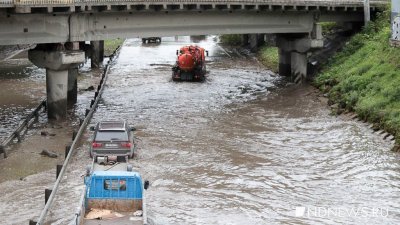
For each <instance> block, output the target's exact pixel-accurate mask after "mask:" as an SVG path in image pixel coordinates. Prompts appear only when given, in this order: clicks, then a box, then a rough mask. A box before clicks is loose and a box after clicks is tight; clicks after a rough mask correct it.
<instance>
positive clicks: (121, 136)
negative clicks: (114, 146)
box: [95, 131, 129, 141]
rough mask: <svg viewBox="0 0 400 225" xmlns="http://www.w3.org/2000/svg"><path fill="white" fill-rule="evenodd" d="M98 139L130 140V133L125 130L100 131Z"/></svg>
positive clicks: (97, 135)
mask: <svg viewBox="0 0 400 225" xmlns="http://www.w3.org/2000/svg"><path fill="white" fill-rule="evenodd" d="M95 140H96V141H128V140H129V139H128V134H127V133H126V132H124V131H98V132H97V134H96V138H95Z"/></svg>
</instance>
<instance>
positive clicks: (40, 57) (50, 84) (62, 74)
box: [28, 44, 85, 120]
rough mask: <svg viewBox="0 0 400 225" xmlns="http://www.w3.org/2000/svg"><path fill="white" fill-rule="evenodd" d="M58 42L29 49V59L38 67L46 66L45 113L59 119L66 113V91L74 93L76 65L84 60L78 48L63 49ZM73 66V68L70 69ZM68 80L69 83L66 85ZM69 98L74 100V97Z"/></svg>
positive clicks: (49, 116)
mask: <svg viewBox="0 0 400 225" xmlns="http://www.w3.org/2000/svg"><path fill="white" fill-rule="evenodd" d="M59 46H60V44H56V45H54V44H42V45H38V46H37V47H36V48H35V49H32V50H29V52H28V57H29V60H30V61H31V62H32V63H33V64H35V65H36V66H38V67H40V68H46V90H47V109H48V110H47V115H48V118H49V119H55V120H61V119H64V118H65V117H66V115H67V103H68V91H69V90H71V94H75V95H76V91H77V89H76V86H77V85H76V84H77V83H76V75H77V68H78V65H79V64H80V63H82V62H84V61H85V54H84V52H82V51H80V50H65V49H62V48H59ZM72 68H73V69H72ZM69 80H70V83H71V85H68V83H69ZM71 100H75V101H76V97H74V98H72V99H71Z"/></svg>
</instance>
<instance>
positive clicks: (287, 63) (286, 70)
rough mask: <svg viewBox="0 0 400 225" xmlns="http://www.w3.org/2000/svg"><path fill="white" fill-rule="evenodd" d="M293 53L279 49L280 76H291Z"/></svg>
mask: <svg viewBox="0 0 400 225" xmlns="http://www.w3.org/2000/svg"><path fill="white" fill-rule="evenodd" d="M291 63H292V62H291V52H288V51H285V50H283V49H282V48H279V74H280V75H281V76H290V75H291V71H292V70H291Z"/></svg>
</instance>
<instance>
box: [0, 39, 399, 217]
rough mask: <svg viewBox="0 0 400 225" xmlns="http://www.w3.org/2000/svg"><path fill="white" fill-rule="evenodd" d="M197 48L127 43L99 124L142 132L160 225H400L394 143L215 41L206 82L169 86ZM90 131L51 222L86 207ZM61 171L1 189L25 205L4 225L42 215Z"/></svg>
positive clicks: (140, 164) (10, 211) (151, 201)
mask: <svg viewBox="0 0 400 225" xmlns="http://www.w3.org/2000/svg"><path fill="white" fill-rule="evenodd" d="M189 43H191V40H190V39H189V38H188V37H179V39H178V40H175V39H174V38H163V42H162V43H161V44H148V45H143V44H142V43H141V41H140V40H138V39H132V40H127V41H126V42H125V45H124V47H123V48H122V49H121V52H120V55H119V57H118V58H117V60H116V62H115V63H114V65H113V66H112V69H111V71H110V74H109V78H108V81H107V86H106V88H105V91H104V93H103V99H102V101H101V102H100V105H99V108H98V109H97V111H96V113H95V115H94V118H93V120H92V124H95V123H96V122H98V121H101V120H110V119H123V120H126V121H127V122H128V123H129V124H132V125H134V126H135V127H136V128H137V129H138V131H136V136H137V138H138V141H139V144H140V148H139V150H138V152H137V158H136V159H134V160H132V163H133V164H134V166H135V167H136V168H137V169H138V170H139V171H140V172H141V173H142V175H143V177H144V178H146V179H147V180H150V182H151V186H150V188H149V190H148V191H147V192H146V197H147V210H148V217H149V220H150V221H151V224H155V225H188V224H194V225H206V224H220V225H264V224H265V225H267V224H399V223H400V212H399V208H400V203H399V202H398V199H399V197H400V193H399V191H398V190H399V187H400V179H399V178H400V175H399V172H400V163H399V155H398V154H397V153H393V152H390V149H391V147H392V146H393V143H389V142H388V141H384V140H382V138H381V137H380V136H378V135H376V134H374V133H373V132H372V130H370V129H369V128H368V125H366V124H363V123H359V122H355V121H353V120H351V119H349V118H346V117H345V116H340V117H334V116H331V115H330V110H329V109H328V108H327V106H326V103H325V102H324V100H323V99H321V98H319V97H318V93H317V92H316V91H315V90H314V89H313V88H312V87H309V86H302V87H299V86H294V85H291V84H287V83H286V82H285V81H284V80H282V79H281V78H280V77H279V76H275V75H274V74H272V73H270V72H269V71H267V70H266V69H265V68H264V67H263V66H261V65H260V64H259V63H258V62H257V60H255V59H254V58H253V57H252V56H245V55H240V54H237V53H235V51H231V50H229V49H224V48H222V47H220V46H219V45H218V44H217V43H216V40H215V37H207V39H206V40H203V41H201V42H200V43H198V44H199V45H201V46H203V47H205V48H206V49H207V50H209V52H210V57H209V58H208V65H207V68H208V69H209V73H208V77H207V79H206V81H205V82H203V83H190V82H180V83H176V82H172V80H171V69H170V68H171V65H172V64H173V63H174V61H175V52H176V50H177V49H178V48H179V47H180V46H182V45H186V44H189ZM86 100H87V101H89V100H88V98H87V99H85V98H81V100H80V101H79V102H80V103H79V104H78V107H77V109H76V113H77V114H81V113H82V112H83V110H84V106H83V105H84V104H85V103H84V102H85V101H86ZM90 136H91V133H90V132H87V133H86V134H85V136H84V138H83V141H82V146H81V147H80V148H79V149H78V150H77V151H76V156H75V157H74V159H73V161H72V163H71V165H70V166H69V169H68V170H69V172H68V174H67V176H66V179H65V181H64V182H63V186H62V189H61V190H60V191H59V193H60V196H59V197H57V201H56V206H57V209H54V210H52V212H51V214H50V221H51V222H52V223H53V224H68V222H69V221H70V220H71V218H72V216H73V214H74V212H75V209H76V207H78V201H79V197H80V196H79V195H80V193H81V191H82V188H83V186H82V183H83V182H82V178H81V175H83V174H84V168H85V165H86V164H88V163H89V162H90V161H89V159H88V145H87V143H88V142H89V141H90ZM52 176H54V171H52V170H49V171H46V172H43V173H39V174H37V175H32V176H28V177H26V179H25V181H13V180H11V181H7V182H3V183H1V184H0V189H1V190H4V192H5V193H8V194H6V195H3V196H1V197H0V201H2V202H7V201H12V200H17V201H16V202H14V203H6V205H5V206H2V207H1V208H0V214H1V216H0V218H2V220H3V219H4V221H5V222H4V223H5V224H27V220H28V219H30V218H32V217H34V216H36V215H38V214H39V212H40V209H41V208H40V207H39V206H42V205H40V204H43V201H44V200H43V193H42V192H44V191H43V190H44V188H45V187H49V186H50V185H52V182H54V178H53V177H52ZM21 186H23V187H21ZM16 187H18V188H16ZM35 203H36V204H39V203H40V204H39V206H36V204H35ZM324 210H325V211H324ZM329 210H330V211H329ZM351 210H354V211H356V213H357V214H348V211H351ZM357 210H359V211H357ZM361 210H363V211H361ZM15 212H18V213H15ZM329 212H330V213H329ZM10 221H13V222H10ZM2 224H3V223H2Z"/></svg>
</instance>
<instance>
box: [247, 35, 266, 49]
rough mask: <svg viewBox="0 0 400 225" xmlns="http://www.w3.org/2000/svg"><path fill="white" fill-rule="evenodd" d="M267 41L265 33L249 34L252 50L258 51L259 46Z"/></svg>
mask: <svg viewBox="0 0 400 225" xmlns="http://www.w3.org/2000/svg"><path fill="white" fill-rule="evenodd" d="M264 43H265V39H264V34H249V44H250V50H251V51H252V52H256V51H258V47H260V46H261V45H263V44H264Z"/></svg>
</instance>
